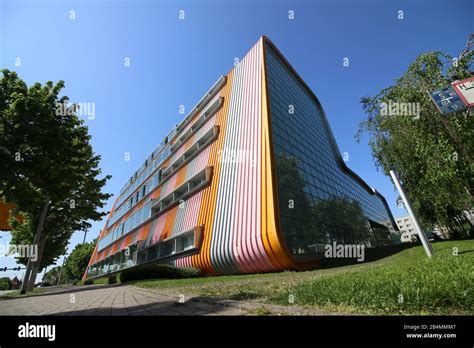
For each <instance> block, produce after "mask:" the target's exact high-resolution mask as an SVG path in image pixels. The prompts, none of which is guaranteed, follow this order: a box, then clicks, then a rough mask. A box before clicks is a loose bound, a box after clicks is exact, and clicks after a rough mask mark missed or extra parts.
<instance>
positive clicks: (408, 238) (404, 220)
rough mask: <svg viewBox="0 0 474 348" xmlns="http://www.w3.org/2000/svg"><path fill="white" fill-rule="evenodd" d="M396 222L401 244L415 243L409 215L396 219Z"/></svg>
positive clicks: (415, 238) (414, 233) (412, 225)
mask: <svg viewBox="0 0 474 348" xmlns="http://www.w3.org/2000/svg"><path fill="white" fill-rule="evenodd" d="M396 221H397V225H398V229H399V230H400V234H401V239H402V243H409V242H416V240H417V234H416V231H415V226H414V224H413V220H412V219H411V217H410V215H407V216H402V217H400V218H397V219H396Z"/></svg>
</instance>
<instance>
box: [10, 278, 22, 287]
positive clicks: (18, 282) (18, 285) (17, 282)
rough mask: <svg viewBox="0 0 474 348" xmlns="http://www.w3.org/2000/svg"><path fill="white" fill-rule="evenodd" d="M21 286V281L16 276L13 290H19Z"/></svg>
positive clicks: (13, 281)
mask: <svg viewBox="0 0 474 348" xmlns="http://www.w3.org/2000/svg"><path fill="white" fill-rule="evenodd" d="M20 286H21V280H19V279H18V278H17V277H16V276H15V277H14V278H13V279H12V289H15V290H16V289H19V288H20Z"/></svg>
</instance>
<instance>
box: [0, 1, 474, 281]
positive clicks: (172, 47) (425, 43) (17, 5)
mask: <svg viewBox="0 0 474 348" xmlns="http://www.w3.org/2000/svg"><path fill="white" fill-rule="evenodd" d="M71 10H73V11H75V17H76V18H75V19H70V15H71V13H70V11H71ZM180 10H184V11H185V19H184V20H180V19H179V17H178V15H179V11H180ZM289 10H293V11H294V13H295V18H294V20H289V19H288V11H289ZM398 10H402V11H403V15H404V19H403V20H399V19H398V18H397V15H398V13H397V11H398ZM473 17H474V2H473V1H469V0H465V1H462V0H446V1H440V0H438V1H433V0H430V1H415V0H409V1H402V0H395V1H376V0H373V1H368V0H367V1H347V0H346V1H341V0H338V1H314V0H313V1H249V0H245V1H244V0H242V1H140V0H128V1H99V0H97V1H42V0H35V1H10V0H0V38H1V39H0V40H1V42H0V66H1V67H2V68H8V69H10V70H15V71H17V72H18V74H19V75H20V76H21V78H23V79H24V80H25V81H26V82H27V83H28V84H32V83H34V82H41V83H44V82H46V81H48V80H52V81H58V80H64V81H65V82H66V89H65V90H64V94H65V95H68V96H69V97H70V99H71V101H75V102H93V103H95V105H96V116H95V119H94V120H88V119H87V117H85V120H86V124H87V126H88V127H89V131H90V133H91V134H92V145H93V147H94V150H95V152H96V153H97V154H99V155H101V156H102V161H101V167H102V170H103V173H104V174H111V175H112V179H111V180H110V181H109V183H108V184H107V186H106V187H105V191H107V192H109V193H113V194H117V193H118V192H119V190H120V188H121V187H122V185H123V184H124V183H125V181H126V180H127V179H128V178H129V176H130V175H131V174H132V173H133V172H134V171H135V170H136V169H137V168H138V167H139V166H140V165H141V163H142V162H143V161H144V159H145V158H146V157H147V156H148V155H149V154H150V153H151V152H152V151H153V149H154V148H155V146H156V145H157V144H158V143H159V142H160V141H161V140H162V138H163V137H164V136H165V135H166V134H167V132H168V131H169V130H170V129H171V128H172V126H173V125H175V124H177V123H179V121H180V120H181V119H182V118H183V115H180V114H179V112H178V108H179V105H181V104H183V105H185V107H186V113H187V112H188V111H189V110H190V109H191V108H192V107H193V106H194V105H195V104H196V102H197V101H198V100H199V99H200V97H201V96H202V95H203V93H205V92H206V91H207V89H208V88H209V87H210V86H211V85H212V83H214V82H215V80H216V79H217V78H218V77H219V76H220V75H222V74H226V73H227V72H228V71H229V70H230V69H231V68H232V66H233V60H234V57H242V56H243V55H244V54H245V53H246V52H247V51H248V50H249V49H250V48H251V46H252V45H253V44H254V43H255V42H256V41H257V40H258V38H259V37H260V36H261V35H266V36H268V37H269V38H270V39H271V40H272V41H273V42H274V43H275V44H276V45H277V47H278V48H279V49H280V50H281V51H282V53H283V54H284V55H285V56H286V58H287V59H288V60H289V62H290V63H291V64H292V65H293V67H294V68H295V69H296V70H297V71H298V72H299V74H300V75H301V76H302V77H303V79H304V80H305V81H306V83H307V84H308V85H309V86H310V87H311V88H312V90H313V91H314V92H315V94H316V95H317V96H318V98H319V99H320V101H321V103H322V105H323V107H324V109H325V111H326V113H327V116H328V118H329V122H330V124H331V126H332V129H333V132H334V134H335V137H336V140H337V143H338V145H339V148H340V150H341V152H348V153H349V162H348V163H347V164H348V165H349V167H350V168H352V169H353V170H354V171H355V172H356V173H358V174H359V175H360V176H361V177H362V178H363V179H364V180H366V181H367V183H368V184H369V185H370V186H372V187H375V188H377V189H378V190H379V191H380V192H381V193H382V194H383V195H384V196H385V197H386V198H387V201H388V202H389V204H390V206H391V208H392V211H393V214H394V215H395V216H401V215H405V214H406V212H405V211H404V210H401V209H398V208H397V207H396V205H395V200H396V197H397V194H396V193H395V191H394V188H393V185H392V184H391V182H390V179H389V178H388V177H385V176H384V175H383V174H382V173H380V172H377V170H376V168H375V165H374V162H373V160H372V156H371V153H370V149H369V146H368V145H367V139H365V141H363V142H362V143H361V144H357V143H356V142H355V140H354V134H355V132H356V130H357V127H358V124H359V122H360V121H361V120H362V119H363V117H364V114H363V112H362V108H361V104H360V102H359V101H360V98H361V97H363V96H366V95H374V94H375V93H377V92H378V91H379V90H380V89H381V88H383V87H386V86H389V85H390V84H391V83H393V81H394V79H395V78H396V77H398V76H400V75H402V74H403V72H404V71H405V70H406V69H407V67H408V64H409V63H410V62H411V61H412V60H413V59H414V58H415V57H416V56H417V55H419V54H420V53H422V52H426V51H432V50H441V51H444V52H447V53H449V54H451V55H454V56H458V55H459V52H460V51H461V50H462V49H463V48H464V46H465V43H466V39H467V37H468V35H469V34H470V33H471V32H474V28H473V24H472V23H473V20H472V18H473ZM126 57H129V58H130V67H128V68H127V67H124V59H125V58H126ZM344 57H348V58H349V63H350V65H349V67H347V68H344V67H343V65H342V60H343V58H344ZM16 58H20V59H21V66H19V67H17V66H15V62H16V61H17V60H16ZM125 152H129V153H130V154H131V161H130V162H126V161H124V153H125ZM113 199H114V198H111V199H110V200H109V202H108V204H107V206H106V210H108V209H110V208H111V206H112V203H113ZM104 222H105V219H104V221H101V222H97V223H94V224H93V227H92V229H91V230H90V232H89V233H88V235H87V240H88V241H90V240H92V239H93V238H95V237H97V236H98V234H99V232H100V230H101V228H102V227H103V224H104ZM82 238H83V233H75V234H74V236H73V238H72V240H71V243H70V247H69V251H71V250H72V248H73V247H74V246H75V245H76V244H77V243H80V242H82ZM8 241H9V236H8V234H3V236H2V239H1V240H0V242H1V243H7V242H8ZM61 262H62V259H61V260H60V262H59V264H60V263H61ZM0 265H1V266H3V265H6V266H9V267H12V266H13V265H14V260H13V259H9V260H7V261H6V262H5V259H3V260H2V262H1V263H0ZM14 274H17V275H18V276H20V275H21V274H22V272H8V273H7V274H6V275H7V276H13V275H14ZM4 275H5V273H1V274H0V276H4Z"/></svg>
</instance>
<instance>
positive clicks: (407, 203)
mask: <svg viewBox="0 0 474 348" xmlns="http://www.w3.org/2000/svg"><path fill="white" fill-rule="evenodd" d="M390 176H391V177H392V180H393V183H394V184H395V186H396V188H397V190H398V192H399V193H400V196H401V197H402V200H403V203H404V204H405V207H406V208H407V210H408V214H410V217H411V219H412V220H413V225H414V227H415V230H416V233H417V234H418V237H420V240H421V244H423V248H424V249H425V252H426V255H427V256H428V257H430V258H431V257H432V256H433V248H432V247H431V244H430V242H429V240H428V238H427V237H426V234H425V233H424V232H423V230H422V229H421V227H420V223H419V222H418V219H417V218H416V215H415V212H414V211H413V208H412V206H411V204H410V201H409V200H408V198H407V196H406V194H405V190H403V187H402V185H401V184H400V181H399V180H398V177H397V174H395V172H394V171H393V170H391V171H390Z"/></svg>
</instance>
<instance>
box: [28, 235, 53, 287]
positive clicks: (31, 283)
mask: <svg viewBox="0 0 474 348" xmlns="http://www.w3.org/2000/svg"><path fill="white" fill-rule="evenodd" d="M47 239H48V236H47V235H45V234H43V235H42V236H41V238H40V242H39V245H38V259H37V260H36V262H35V263H34V264H33V267H32V270H31V275H30V279H29V282H28V287H27V288H26V289H27V291H32V290H33V288H34V287H35V282H36V276H37V275H38V270H39V268H40V265H41V260H42V258H43V251H44V247H45V245H46V240H47Z"/></svg>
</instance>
